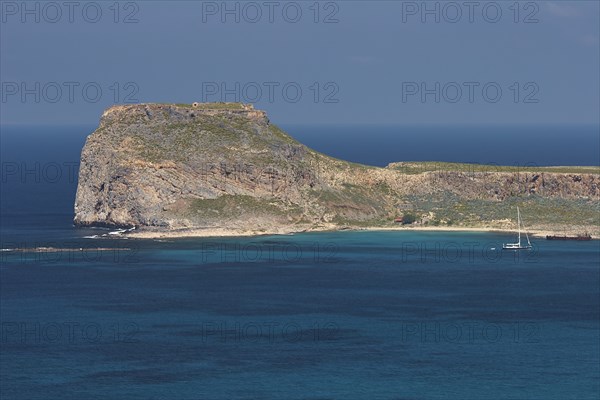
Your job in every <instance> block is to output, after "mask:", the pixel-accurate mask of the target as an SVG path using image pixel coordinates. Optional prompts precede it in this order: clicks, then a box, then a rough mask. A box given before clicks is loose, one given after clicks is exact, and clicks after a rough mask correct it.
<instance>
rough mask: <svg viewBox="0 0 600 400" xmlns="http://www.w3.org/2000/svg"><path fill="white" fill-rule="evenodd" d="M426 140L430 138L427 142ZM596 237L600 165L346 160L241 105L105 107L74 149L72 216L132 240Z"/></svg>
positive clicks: (599, 231) (598, 230)
mask: <svg viewBox="0 0 600 400" xmlns="http://www.w3.org/2000/svg"><path fill="white" fill-rule="evenodd" d="M432 145H435V144H432ZM517 205H518V206H520V207H521V210H522V211H523V213H524V215H525V216H524V218H525V222H526V224H527V228H528V229H529V230H530V231H534V232H535V231H538V232H539V233H544V234H545V233H559V234H562V233H564V232H569V233H570V232H589V233H591V234H592V235H593V236H594V237H598V235H599V234H600V221H599V209H600V170H599V169H598V167H536V168H529V169H524V168H516V167H498V166H495V167H491V166H481V165H470V164H453V163H435V162H429V163H422V162H398V163H392V164H390V165H388V166H387V167H385V168H379V167H372V166H366V165H360V164H355V163H351V162H347V161H343V160H339V159H335V158H332V157H329V156H327V155H324V154H321V153H319V152H317V151H315V150H313V149H310V148H308V147H307V146H305V145H303V144H301V143H299V142H298V141H296V140H295V139H294V138H292V137H291V136H289V135H288V134H286V133H285V132H283V131H282V130H281V129H279V128H278V127H277V126H276V125H274V124H272V123H271V122H270V121H269V118H268V117H267V115H266V113H265V112H264V111H260V110H256V109H254V108H253V107H252V106H251V105H247V104H240V103H200V104H198V103H194V104H136V105H124V106H114V107H111V108H109V109H108V110H106V111H105V112H104V114H103V115H102V118H101V120H100V124H99V127H98V128H97V129H96V131H94V132H93V133H92V134H91V135H90V136H89V137H88V138H87V141H86V143H85V146H84V148H83V150H82V153H81V164H80V170H79V181H78V187H77V195H76V199H75V218H74V222H75V224H76V225H78V226H105V227H115V228H131V227H135V228H136V229H135V230H133V231H131V232H129V233H128V235H133V236H138V237H177V236H226V235H256V234H270V233H289V232H302V231H317V230H338V229H364V228H366V229H370V228H372V229H402V228H403V227H421V228H428V229H474V230H511V229H514V227H515V221H514V218H515V216H514V213H515V207H516V206H517Z"/></svg>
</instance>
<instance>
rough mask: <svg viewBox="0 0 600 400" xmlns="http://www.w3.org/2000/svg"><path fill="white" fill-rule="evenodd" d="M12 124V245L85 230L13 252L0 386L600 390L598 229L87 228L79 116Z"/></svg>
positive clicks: (302, 391) (8, 207)
mask: <svg viewBox="0 0 600 400" xmlns="http://www.w3.org/2000/svg"><path fill="white" fill-rule="evenodd" d="M18 139H19V140H20V144H19V146H21V147H19V146H17V145H16V144H15V141H13V142H10V141H8V144H9V145H8V146H7V145H6V143H7V142H6V141H5V140H4V139H3V146H2V149H1V150H2V156H3V177H2V185H1V187H0V195H1V200H2V201H1V204H2V207H1V218H0V242H1V248H3V249H6V248H15V247H38V246H53V247H58V248H63V247H64V248H75V249H79V248H82V250H76V251H61V252H56V253H23V252H16V253H15V252H13V253H10V252H1V253H0V261H1V266H0V300H1V301H0V328H1V330H0V334H1V338H0V346H1V347H0V398H2V399H78V400H79V399H94V398H123V399H164V398H176V399H442V398H453V399H466V400H471V399H473V400H475V399H476V400H481V399H494V400H495V399H519V400H521V399H544V400H545V399H561V400H563V399H572V398H573V399H574V398H577V399H597V398H599V397H600V384H599V382H600V379H599V378H600V326H599V325H600V323H599V320H600V267H599V264H600V242H598V241H591V242H547V241H545V240H534V250H533V251H531V252H524V253H518V252H517V253H515V252H510V251H509V252H502V251H501V250H498V249H499V248H500V246H501V244H502V243H503V242H507V241H512V240H514V237H513V236H512V235H503V234H494V233H464V232H460V233H433V232H338V233H313V234H299V235H294V236H266V237H256V238H232V239H181V240H167V241H155V240H131V239H116V238H104V239H102V238H98V239H89V238H85V237H86V236H93V235H98V234H104V233H106V231H104V230H100V229H75V228H73V226H72V217H73V213H72V207H73V198H74V194H75V187H76V181H75V180H70V179H69V178H68V171H69V170H68V168H67V167H69V166H70V164H64V163H65V162H70V161H72V160H76V159H77V157H78V152H79V150H80V149H81V145H82V144H83V141H82V140H83V136H82V135H79V136H69V134H68V132H66V133H64V134H60V133H58V132H53V134H49V135H48V136H39V137H38V139H37V140H36V141H32V140H31V136H28V135H26V134H24V135H23V136H18ZM17 141H18V140H17ZM34 142H35V143H36V146H35V147H32V146H31V143H34ZM24 149H29V150H28V151H24ZM36 162H39V163H40V164H39V165H40V166H39V167H36V164H35V163H36ZM9 163H13V164H9ZM23 163H25V164H23ZM51 163H58V164H59V165H62V168H63V169H62V172H63V175H62V177H61V178H60V179H58V180H54V179H48V178H49V177H50V178H51V177H52V176H53V175H51V172H52V170H51V166H52V164H51ZM15 166H16V167H17V168H19V169H21V171H17V172H16V173H13V172H11V171H12V169H5V167H8V168H13V167H15ZM25 167H26V168H25ZM69 168H70V167H69ZM26 169H27V170H28V171H29V172H26V173H25V175H22V170H26ZM38 178H39V179H38ZM97 247H106V248H114V249H115V250H112V251H104V252H100V253H98V252H97V251H96V250H93V249H95V248H97ZM123 248H128V249H129V250H122V249H123ZM117 249H121V250H117ZM492 249H495V250H492Z"/></svg>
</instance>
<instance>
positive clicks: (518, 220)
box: [517, 206, 521, 247]
mask: <svg viewBox="0 0 600 400" xmlns="http://www.w3.org/2000/svg"><path fill="white" fill-rule="evenodd" d="M517 229H518V231H519V241H518V243H519V247H520V246H521V212H520V211H519V207H518V206H517Z"/></svg>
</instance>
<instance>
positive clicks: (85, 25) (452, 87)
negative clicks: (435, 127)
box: [0, 1, 600, 124]
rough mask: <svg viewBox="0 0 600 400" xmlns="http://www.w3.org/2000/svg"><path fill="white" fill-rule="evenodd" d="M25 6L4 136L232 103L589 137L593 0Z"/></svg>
mask: <svg viewBox="0 0 600 400" xmlns="http://www.w3.org/2000/svg"><path fill="white" fill-rule="evenodd" d="M22 4H23V3H22V2H20V1H19V2H6V1H3V2H2V23H1V28H0V33H1V38H0V45H1V57H0V67H1V70H0V73H1V81H2V88H1V89H2V93H1V97H2V98H1V103H0V106H1V108H2V110H1V114H0V116H1V123H2V124H26V123H31V124H80V123H85V124H87V123H90V124H94V123H96V122H97V120H98V118H99V116H100V115H101V113H102V111H103V109H105V108H107V107H108V106H110V105H112V104H114V103H123V102H175V103H181V102H193V101H202V100H213V101H218V100H227V101H232V100H235V99H236V97H237V98H239V99H240V100H242V101H244V100H246V101H253V102H255V103H256V107H258V108H261V109H265V110H267V111H268V112H269V115H270V117H271V119H272V120H273V121H274V122H276V123H280V124H289V123H316V124H325V123H331V124H336V123H353V124H354V123H356V124H370V123H383V124H432V123H434V124H488V123H494V124H499V123H505V124H599V111H598V110H599V109H600V102H599V97H600V82H599V72H598V71H600V62H599V49H600V44H599V37H600V31H599V19H600V10H599V3H598V2H596V1H568V2H567V1H540V2H519V3H517V7H515V4H514V2H513V1H500V2H477V6H476V7H475V6H474V8H473V9H472V10H470V9H468V8H467V7H465V6H464V5H463V4H464V2H450V3H448V2H435V1H429V2H426V6H425V7H427V8H426V9H425V8H423V4H425V3H423V2H420V1H419V2H401V1H398V2H393V1H381V2H378V1H338V2H327V1H324V2H320V3H317V4H316V5H315V2H313V1H299V2H272V3H270V4H272V6H270V7H272V8H270V7H267V6H265V4H266V3H265V2H264V1H258V2H250V3H248V2H227V5H226V6H224V3H223V2H221V1H219V2H191V1H190V2H163V1H138V2H120V3H119V7H118V13H117V10H116V9H115V7H114V2H113V1H108V2H79V3H78V6H77V7H75V8H74V9H72V10H69V9H67V8H66V7H65V6H64V5H62V4H63V2H57V3H54V4H55V5H56V4H58V6H59V7H58V8H60V10H57V9H56V8H57V7H54V6H53V5H51V6H47V5H46V3H40V2H27V3H26V4H27V6H25V7H27V8H26V9H23V7H24V6H23V5H22ZM248 4H250V5H248ZM448 4H450V5H448ZM224 7H227V8H224ZM436 7H438V8H437V9H439V12H437V11H436ZM84 8H85V12H84V10H83V9H84ZM284 9H285V12H284ZM484 9H485V12H484ZM227 10H229V11H231V12H229V13H227V12H226V11H227ZM232 10H233V11H232ZM298 10H299V11H300V12H301V15H299V14H298ZM98 11H100V12H101V15H100V16H99V17H97V15H98V14H97V12H98ZM428 11H431V12H429V13H428ZM498 11H499V12H500V13H501V14H498ZM259 13H260V15H259ZM69 14H71V15H69ZM236 17H238V18H239V22H236V21H235V18H236ZM436 17H437V18H439V22H436V21H435V19H436ZM36 18H38V19H39V20H38V21H36ZM222 18H225V21H224V22H223V20H222ZM270 18H271V19H272V22H271V21H270V20H269V19H270ZM423 18H424V19H425V21H424V22H423ZM95 19H97V22H92V21H94V20H95ZM126 20H127V22H130V23H125V21H126ZM253 20H256V22H253ZM294 20H297V22H292V21H294ZM53 21H56V22H53ZM115 21H117V22H115ZM84 88H85V90H84ZM59 89H60V92H59ZM98 89H99V90H100V91H101V93H100V94H99V92H98ZM299 90H300V91H301V93H300V92H299ZM424 93H425V94H424Z"/></svg>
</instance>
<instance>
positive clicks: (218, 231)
mask: <svg viewBox="0 0 600 400" xmlns="http://www.w3.org/2000/svg"><path fill="white" fill-rule="evenodd" d="M346 231H354V232H356V231H398V232H408V231H423V232H497V233H507V234H508V233H515V230H514V229H506V228H495V227H463V226H397V227H396V226H390V227H352V226H348V227H339V226H334V225H322V226H317V227H314V226H313V227H309V226H306V227H298V229H289V228H287V229H286V228H277V229H256V230H251V229H233V228H201V229H197V228H190V229H181V230H172V231H155V230H135V231H132V232H129V233H126V236H127V237H130V238H136V239H176V238H194V237H197V238H210V237H253V236H267V235H292V234H296V233H308V232H346ZM583 231H585V229H583ZM588 231H592V230H590V229H588ZM564 232H565V231H564V229H562V228H561V229H558V228H557V229H531V230H528V231H527V233H528V234H529V235H530V236H531V237H542V238H545V237H546V235H563V234H564ZM569 235H573V234H569ZM592 237H593V238H594V239H598V234H597V232H596V231H592Z"/></svg>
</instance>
